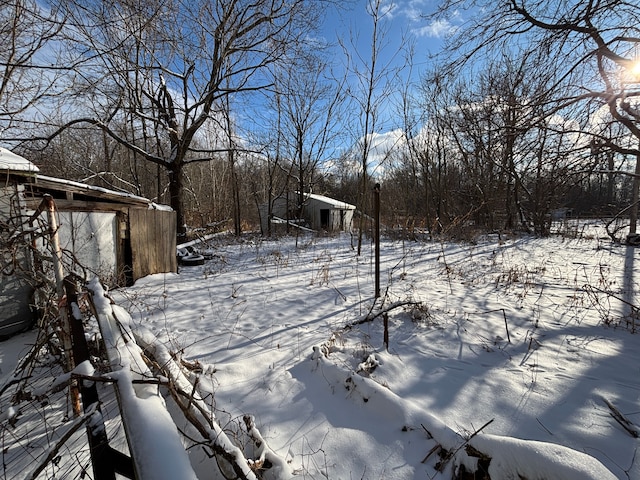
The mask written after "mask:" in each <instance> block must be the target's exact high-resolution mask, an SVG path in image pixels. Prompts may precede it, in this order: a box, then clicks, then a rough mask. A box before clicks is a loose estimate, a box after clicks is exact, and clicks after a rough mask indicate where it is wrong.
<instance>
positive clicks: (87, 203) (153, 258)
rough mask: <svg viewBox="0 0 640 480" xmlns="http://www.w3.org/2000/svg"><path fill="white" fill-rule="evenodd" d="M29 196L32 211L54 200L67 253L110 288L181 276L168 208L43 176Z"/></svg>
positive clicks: (173, 217)
mask: <svg viewBox="0 0 640 480" xmlns="http://www.w3.org/2000/svg"><path fill="white" fill-rule="evenodd" d="M24 195H25V203H26V206H27V209H28V210H29V211H30V212H32V211H35V210H36V209H37V208H38V206H39V205H40V202H41V201H42V199H43V198H44V196H45V195H50V196H51V197H52V198H53V199H54V201H55V204H56V210H57V212H58V224H59V232H60V244H61V247H62V249H63V250H66V251H68V252H72V254H73V258H72V260H73V262H75V263H76V264H77V266H78V267H80V268H82V269H84V270H86V271H88V273H89V274H91V275H98V276H99V277H100V279H101V280H102V281H103V282H105V283H107V284H111V285H112V286H113V285H130V284H132V283H133V282H135V281H136V280H137V279H139V278H141V277H144V276H146V275H150V274H153V273H167V272H176V271H177V260H176V238H175V237H176V235H175V232H176V215H175V212H174V211H173V210H171V208H169V207H167V206H164V205H157V204H155V203H153V202H151V201H150V200H148V199H146V198H144V197H139V196H136V195H131V194H128V193H123V192H116V191H113V190H109V189H106V188H102V187H96V186H93V185H86V184H84V183H80V182H73V181H69V180H64V179H59V178H54V177H48V176H44V175H37V176H36V177H35V180H34V182H32V183H30V184H29V185H28V186H26V188H25V191H24Z"/></svg>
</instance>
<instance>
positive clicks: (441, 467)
mask: <svg viewBox="0 0 640 480" xmlns="http://www.w3.org/2000/svg"><path fill="white" fill-rule="evenodd" d="M493 420H494V419H493V418H492V419H491V420H489V421H488V422H487V423H485V424H484V425H483V426H481V427H480V428H479V429H478V430H476V431H475V432H473V433H472V434H471V435H470V436H469V438H467V439H466V440H465V441H464V442H463V443H462V444H461V445H460V446H459V447H458V448H456V449H455V450H450V451H448V452H447V453H446V455H444V456H443V458H442V461H441V462H438V464H437V465H436V470H437V471H439V472H442V471H443V470H444V467H445V466H446V465H447V463H448V462H449V460H451V459H452V458H454V457H455V456H456V454H457V453H458V452H459V451H460V450H462V449H463V448H465V447H467V446H468V445H469V442H470V441H471V439H472V438H473V437H475V436H476V435H477V434H479V433H480V432H481V431H482V430H484V429H485V428H487V427H488V426H489V425H490V424H491V423H492V422H493ZM476 452H477V451H476ZM478 454H479V455H483V456H485V457H486V455H484V454H481V453H480V452H478ZM479 455H476V456H479Z"/></svg>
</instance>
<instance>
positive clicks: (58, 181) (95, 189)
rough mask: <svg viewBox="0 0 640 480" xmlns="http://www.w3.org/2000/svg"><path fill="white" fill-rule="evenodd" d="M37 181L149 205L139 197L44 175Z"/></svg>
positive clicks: (39, 176)
mask: <svg viewBox="0 0 640 480" xmlns="http://www.w3.org/2000/svg"><path fill="white" fill-rule="evenodd" d="M38 180H44V181H46V182H50V183H55V184H58V185H60V186H64V185H67V186H69V187H74V188H78V189H81V190H85V191H87V192H99V193H106V194H107V195H114V196H117V197H122V198H127V199H130V200H134V201H137V202H144V203H149V204H150V203H151V200H149V199H148V198H144V197H139V196H137V195H133V194H131V193H126V192H118V191H115V190H109V189H108V188H102V187H96V186H95V185H87V184H86V183H80V182H75V181H73V180H66V179H64V178H57V177H48V176H46V175H38Z"/></svg>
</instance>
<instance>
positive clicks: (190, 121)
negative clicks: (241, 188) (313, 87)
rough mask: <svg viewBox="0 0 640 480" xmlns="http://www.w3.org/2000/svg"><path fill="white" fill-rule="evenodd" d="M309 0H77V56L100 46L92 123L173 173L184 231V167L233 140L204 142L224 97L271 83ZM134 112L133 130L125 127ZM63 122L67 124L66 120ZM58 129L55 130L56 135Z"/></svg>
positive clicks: (308, 22)
mask: <svg viewBox="0 0 640 480" xmlns="http://www.w3.org/2000/svg"><path fill="white" fill-rule="evenodd" d="M320 4H321V2H309V1H306V0H292V1H289V0H287V1H285V0H277V1H273V0H256V1H249V0H215V1H208V0H202V1H193V2H181V1H174V0H162V1H158V2H151V3H149V2H134V1H127V0H122V1H121V0H109V1H106V2H77V3H76V4H73V5H72V4H69V5H70V7H69V15H71V16H73V18H74V19H75V20H74V23H75V25H74V29H73V30H72V31H71V33H73V34H74V35H75V36H76V40H77V41H78V43H77V45H78V47H77V48H78V54H84V55H87V54H89V53H91V54H93V53H94V52H95V61H94V62H93V70H88V69H85V71H84V78H85V81H86V84H87V92H88V93H89V94H90V97H85V98H87V99H88V100H90V102H88V104H87V107H90V108H91V110H92V114H91V115H90V116H81V117H79V118H74V119H73V120H71V121H69V122H67V123H66V124H65V126H64V127H68V126H71V125H74V124H78V123H89V124H92V125H94V126H97V127H99V128H101V129H102V130H104V131H105V132H107V134H108V135H109V136H111V137H112V138H114V139H115V140H116V141H118V142H119V143H120V144H122V145H124V146H125V147H126V148H128V149H129V150H131V151H132V152H134V153H135V155H136V156H138V158H140V159H143V160H144V161H147V162H151V163H154V164H156V165H158V166H160V167H161V168H162V169H164V170H165V171H166V175H167V183H168V191H169V198H170V204H171V206H172V207H173V208H174V210H175V211H176V212H177V216H178V234H179V235H183V234H184V233H185V232H186V223H187V216H186V212H185V205H184V198H183V190H184V168H185V165H187V164H189V163H194V162H202V161H209V160H210V159H211V158H213V156H214V155H215V154H216V151H217V152H226V151H228V150H229V147H228V146H227V145H221V146H219V147H218V148H215V149H208V150H201V149H198V148H197V147H196V146H195V143H194V141H195V139H196V138H197V137H198V135H199V132H201V129H202V128H203V126H205V125H207V124H208V123H211V122H212V121H215V120H219V119H220V118H222V116H221V112H224V109H225V105H226V103H225V98H226V97H228V96H231V95H239V94H243V93H251V92H255V91H258V90H260V89H263V88H265V87H267V86H268V85H269V80H268V78H267V77H266V76H265V75H264V74H263V72H264V70H265V68H266V67H267V66H268V65H270V64H272V63H274V62H276V61H281V60H283V58H284V57H285V56H286V55H288V54H290V53H291V52H292V46H294V45H299V44H300V43H302V42H303V41H304V39H305V37H306V36H307V35H308V33H309V32H310V29H311V28H312V26H313V21H314V19H316V18H318V17H317V16H316V15H314V14H313V9H316V8H319V7H320V6H321V5H320ZM120 119H126V122H127V123H128V124H129V125H130V128H129V129H128V130H123V129H121V128H120V127H119V125H122V122H120ZM64 127H63V128H64ZM57 133H58V131H56V132H55V133H54V135H55V134H57Z"/></svg>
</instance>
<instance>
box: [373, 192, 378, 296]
mask: <svg viewBox="0 0 640 480" xmlns="http://www.w3.org/2000/svg"><path fill="white" fill-rule="evenodd" d="M373 215H374V219H375V232H374V241H375V244H376V294H375V298H380V184H379V183H376V186H375V187H373Z"/></svg>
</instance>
